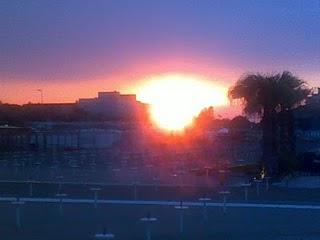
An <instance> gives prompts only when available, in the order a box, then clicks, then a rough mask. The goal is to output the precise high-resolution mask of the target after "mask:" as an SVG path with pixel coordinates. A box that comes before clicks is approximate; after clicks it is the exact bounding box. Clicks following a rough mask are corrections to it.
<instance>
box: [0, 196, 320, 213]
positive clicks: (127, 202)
mask: <svg viewBox="0 0 320 240" xmlns="http://www.w3.org/2000/svg"><path fill="white" fill-rule="evenodd" d="M19 199H20V201H23V202H30V203H58V202H59V201H60V199H59V198H28V197H21V198H19ZM15 200H17V198H15V197H0V202H12V201H15ZM63 202H64V203H76V204H93V203H94V199H76V198H65V199H63ZM97 202H98V204H123V205H160V206H175V205H178V204H180V202H178V201H149V200H138V201H137V200H106V199H99V200H97ZM183 205H185V206H190V207H202V206H203V203H202V202H190V201H186V202H183ZM222 206H223V203H222V202H221V203H220V202H208V203H207V207H222ZM226 206H227V207H232V208H278V209H313V210H320V205H306V204H263V203H226Z"/></svg>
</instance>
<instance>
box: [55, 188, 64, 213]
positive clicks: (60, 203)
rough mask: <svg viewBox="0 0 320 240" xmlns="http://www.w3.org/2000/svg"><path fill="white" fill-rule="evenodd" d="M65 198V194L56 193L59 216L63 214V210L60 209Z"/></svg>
mask: <svg viewBox="0 0 320 240" xmlns="http://www.w3.org/2000/svg"><path fill="white" fill-rule="evenodd" d="M66 196H67V194H65V193H57V194H56V197H58V198H59V213H60V215H62V214H63V209H62V205H63V199H64V198H65V197H66Z"/></svg>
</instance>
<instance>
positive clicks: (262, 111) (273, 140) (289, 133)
mask: <svg viewBox="0 0 320 240" xmlns="http://www.w3.org/2000/svg"><path fill="white" fill-rule="evenodd" d="M309 93H310V89H309V88H308V87H307V85H306V83H305V82H304V81H303V80H301V79H299V78H298V77H296V76H294V75H293V74H292V73H290V72H288V71H284V72H282V73H277V74H261V73H257V74H246V75H244V76H243V77H241V78H240V79H239V80H238V81H237V82H236V83H235V85H234V86H232V87H231V88H230V89H229V97H230V99H241V100H242V103H243V106H244V109H243V110H244V113H245V114H246V115H249V116H252V115H256V116H259V117H260V120H261V125H262V132H263V137H262V152H263V153H262V163H263V166H264V167H265V168H266V170H267V173H268V174H269V175H277V174H278V173H279V166H280V165H279V163H280V161H282V160H283V159H286V160H288V159H289V160H293V159H294V158H295V138H294V124H293V114H292V110H293V109H294V108H296V107H298V106H300V105H301V104H303V102H304V100H305V99H306V97H307V96H308V95H309ZM279 160H280V161H279ZM282 162H283V161H282ZM286 164H287V166H289V165H288V164H289V163H286ZM283 168H285V166H284V165H283V164H282V165H281V169H280V170H281V171H284V169H283Z"/></svg>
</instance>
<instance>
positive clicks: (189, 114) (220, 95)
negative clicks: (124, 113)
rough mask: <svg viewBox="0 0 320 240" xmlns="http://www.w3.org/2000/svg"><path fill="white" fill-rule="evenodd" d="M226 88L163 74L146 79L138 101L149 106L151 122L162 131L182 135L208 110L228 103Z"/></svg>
mask: <svg viewBox="0 0 320 240" xmlns="http://www.w3.org/2000/svg"><path fill="white" fill-rule="evenodd" d="M226 91H227V90H226V88H223V87H221V86H218V85H215V84H214V83H212V82H210V81H208V80H205V79H202V78H201V77H198V76H193V75H185V74H163V75H158V76H153V77H151V78H148V79H146V82H145V84H143V86H142V87H141V89H140V91H139V92H138V99H139V100H140V101H142V102H146V103H149V104H150V111H151V112H150V114H151V118H152V120H153V121H154V122H155V123H156V124H157V126H158V127H159V128H161V129H164V130H167V131H182V130H183V129H185V127H187V126H189V125H191V124H192V121H193V119H194V117H195V116H197V115H198V114H199V113H200V111H201V110H202V109H203V108H205V107H209V106H219V105H225V104H226V103H227V101H228V100H227V94H226Z"/></svg>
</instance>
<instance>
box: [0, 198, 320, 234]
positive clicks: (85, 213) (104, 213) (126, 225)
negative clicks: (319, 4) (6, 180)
mask: <svg viewBox="0 0 320 240" xmlns="http://www.w3.org/2000/svg"><path fill="white" fill-rule="evenodd" d="M207 210H208V219H207V220H205V219H204V217H203V208H202V207H199V206H191V207H190V208H189V209H187V210H185V211H184V213H183V215H184V217H183V220H184V221H183V226H184V231H183V232H182V233H180V210H177V209H175V208H174V207H173V206H165V205H133V204H111V203H109V204H99V205H98V207H97V208H95V207H94V205H93V204H88V203H82V204H80V203H79V204H74V203H64V204H63V208H62V215H61V213H60V211H59V203H43V202H39V203H30V202H26V204H24V205H23V206H22V207H21V209H20V214H21V215H20V217H21V227H20V228H17V226H16V206H15V205H13V204H11V202H10V201H8V202H1V203H0V211H1V214H0V226H1V227H0V236H1V238H2V239H9V240H18V239H32V240H44V239H48V240H51V239H52V240H57V239H61V240H67V239H68V240H70V239H74V240H82V239H83V240H85V239H86V240H89V239H95V238H94V235H95V234H96V233H101V232H102V231H103V229H106V231H108V232H110V233H113V234H114V235H115V239H130V240H135V239H136V240H138V239H145V234H146V224H145V223H143V222H142V221H140V219H141V218H142V217H146V216H147V215H148V214H150V215H151V216H153V217H156V218H157V221H156V222H155V223H153V224H152V225H151V239H159V240H160V239H168V240H171V239H172V240H175V239H190V240H191V239H208V240H209V239H210V240H211V239H228V240H236V239H249V240H251V239H252V240H253V239H262V240H293V239H295V240H315V239H320V221H319V218H320V210H314V209H286V208H283V209H281V208H264V207H261V208H254V207H252V208H251V207H250V208H248V207H233V208H227V210H226V212H224V211H223V210H222V208H221V207H208V209H207Z"/></svg>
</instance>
